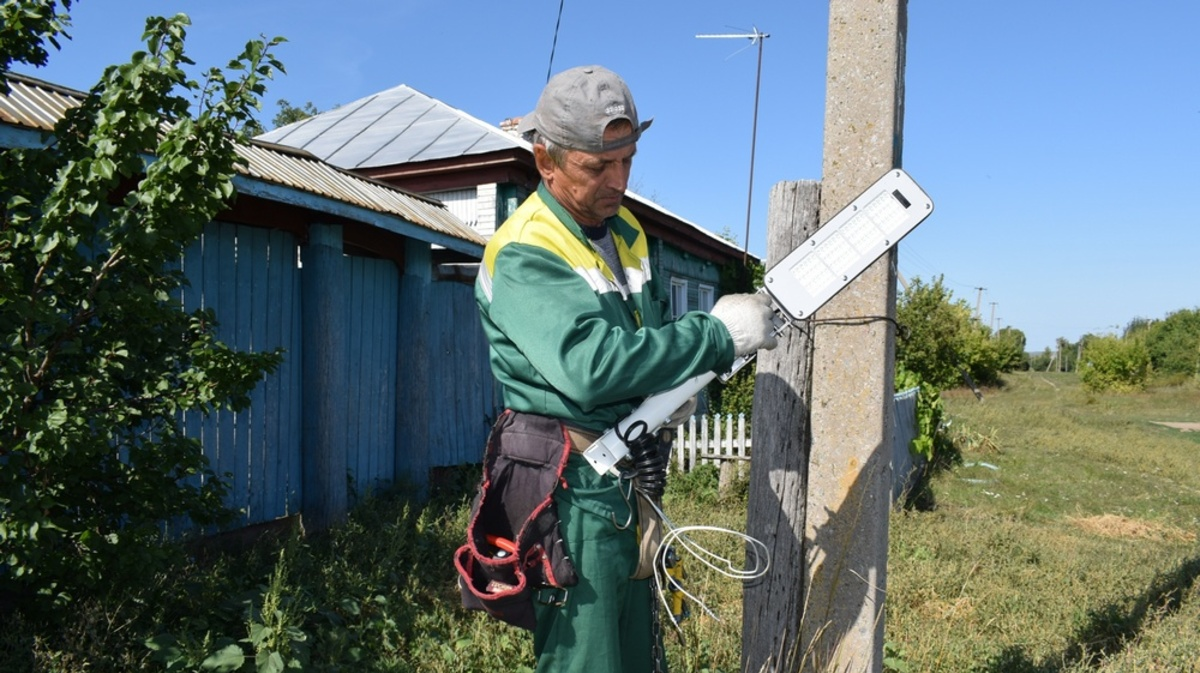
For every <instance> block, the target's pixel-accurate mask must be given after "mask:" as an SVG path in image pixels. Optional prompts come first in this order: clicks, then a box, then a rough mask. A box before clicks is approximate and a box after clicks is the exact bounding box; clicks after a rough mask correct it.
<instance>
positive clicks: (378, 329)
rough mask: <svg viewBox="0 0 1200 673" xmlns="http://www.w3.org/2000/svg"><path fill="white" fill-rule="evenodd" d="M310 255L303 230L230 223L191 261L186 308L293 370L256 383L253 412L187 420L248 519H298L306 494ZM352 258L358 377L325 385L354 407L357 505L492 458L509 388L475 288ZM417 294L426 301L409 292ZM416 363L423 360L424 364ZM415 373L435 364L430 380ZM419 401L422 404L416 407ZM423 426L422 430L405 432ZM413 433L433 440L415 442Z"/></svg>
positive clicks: (349, 274) (350, 468) (352, 362)
mask: <svg viewBox="0 0 1200 673" xmlns="http://www.w3.org/2000/svg"><path fill="white" fill-rule="evenodd" d="M298 258H303V249H302V248H301V249H299V256H298V242H297V240H296V238H295V237H294V236H293V235H291V234H288V233H285V232H280V231H271V230H266V229H261V228H256V227H248V226H242V225H234V224H228V223H219V222H217V223H211V224H209V225H208V226H207V227H206V229H205V231H204V234H203V236H202V238H201V239H200V240H199V241H198V242H197V243H196V244H194V245H193V246H191V247H190V248H189V249H188V250H187V251H186V254H185V256H184V259H183V264H182V266H183V270H184V273H185V274H186V275H187V277H188V279H189V281H190V283H191V286H190V288H188V289H187V290H186V292H185V293H184V297H183V302H184V306H185V308H188V309H192V308H197V307H205V308H211V309H213V310H214V311H215V312H216V315H217V319H218V322H219V326H218V329H217V334H218V337H219V338H220V339H221V340H222V341H223V342H225V343H226V344H228V345H229V346H231V347H233V348H235V349H238V350H250V351H266V350H271V349H273V348H276V347H282V348H283V349H284V351H285V354H284V361H283V364H282V365H281V366H280V368H279V369H278V370H277V371H276V372H275V373H274V374H272V375H270V376H268V377H266V378H265V379H264V380H263V381H262V382H261V383H260V384H259V385H258V387H257V388H256V389H255V390H254V392H253V394H252V398H251V404H250V407H249V408H248V409H246V410H243V411H241V412H237V413H233V412H228V411H220V412H217V413H215V414H212V415H210V416H208V417H202V416H201V415H200V414H198V413H190V414H188V415H187V416H186V417H185V419H184V423H185V427H186V429H187V432H188V433H189V434H190V435H191V436H194V437H198V438H199V439H200V440H201V443H202V445H203V447H204V452H205V454H206V455H207V456H208V458H209V460H210V461H211V463H212V466H213V468H214V470H215V471H216V472H217V473H218V474H222V475H228V476H227V483H228V484H229V485H230V494H229V504H230V505H231V506H233V507H235V508H238V509H240V510H241V511H242V517H241V523H242V524H252V523H259V522H264V521H270V520H272V519H276V518H278V517H283V516H288V515H293V514H297V513H299V512H300V509H301V504H302V503H303V501H304V499H303V495H304V494H303V488H304V480H303V479H302V475H303V470H304V465H305V464H306V463H305V456H303V455H302V451H301V447H302V446H303V444H304V442H303V435H302V433H303V431H304V425H305V424H304V422H303V421H304V419H303V415H302V404H303V393H304V392H305V390H306V388H305V386H306V385H307V384H306V381H305V380H304V379H303V372H304V370H303V367H302V366H301V365H302V362H303V353H304V350H303V349H304V343H303V338H302V335H303V333H304V330H303V325H302V315H303V312H302V310H301V309H302V307H303V305H304V296H303V289H302V288H303V287H304V284H303V283H302V277H303V273H304V269H303V265H302V264H299V263H298ZM342 259H343V261H344V273H345V277H344V287H343V292H344V302H341V303H340V306H339V310H341V308H343V307H344V311H345V315H344V322H343V324H344V329H345V333H344V343H345V349H346V353H345V357H344V358H343V359H342V361H344V362H345V363H346V364H345V366H346V371H345V376H344V377H339V378H338V379H337V380H344V381H345V389H344V390H319V391H315V392H316V393H317V394H319V395H323V396H329V397H328V398H327V400H331V401H333V402H334V403H335V404H343V403H344V404H345V410H344V411H345V413H339V414H337V415H336V418H338V419H343V418H344V419H345V421H344V427H342V428H335V429H334V437H335V441H334V442H333V444H334V445H335V446H338V447H344V451H345V465H346V471H347V473H348V474H347V475H345V477H344V478H348V479H349V482H350V489H351V490H350V502H351V504H353V502H354V500H355V498H356V497H362V496H365V495H367V494H368V493H369V492H371V491H372V490H376V489H380V488H383V487H386V486H388V485H390V484H392V483H395V482H396V481H397V480H402V481H404V482H406V483H412V484H413V485H414V486H416V487H418V488H423V487H424V486H425V483H426V481H427V479H428V477H429V471H430V470H431V469H432V468H436V467H439V466H449V465H458V464H461V463H477V462H479V461H480V460H481V458H482V454H483V445H484V442H485V441H486V439H487V432H488V428H489V427H490V423H491V420H492V419H493V418H494V417H495V415H496V413H497V411H498V410H497V407H496V405H497V404H498V403H499V402H498V397H499V396H498V394H497V393H496V391H495V389H494V379H493V378H492V375H491V370H490V368H489V366H488V362H487V345H486V341H485V340H484V338H483V333H482V329H481V327H480V325H479V318H478V314H477V309H476V306H475V302H474V298H473V291H472V288H471V287H470V286H469V285H465V284H463V283H458V282H438V281H436V280H430V279H429V278H430V277H429V274H418V275H415V276H414V275H408V274H405V275H403V276H402V275H401V274H400V271H399V269H398V267H397V265H396V264H395V263H393V262H392V261H389V260H381V259H374V258H365V257H352V256H344V257H343V258H342ZM406 285H407V287H406ZM414 296H415V297H421V299H420V301H421V302H422V303H423V304H424V305H423V306H414V305H413V303H414V302H413V300H411V299H409V300H407V301H406V300H405V298H410V297H414ZM412 333H420V335H421V337H422V341H423V342H424V343H426V344H427V347H426V348H425V349H423V350H424V351H425V352H423V353H422V352H415V353H414V352H412V351H411V350H410V349H408V348H406V347H405V343H406V340H405V339H404V338H403V337H402V335H403V334H412ZM414 357H419V358H422V361H421V362H420V363H419V364H420V365H421V366H420V367H417V368H414V367H413V366H412V365H413V364H414V363H413V362H411V361H409V360H410V359H411V358H414ZM413 371H418V372H423V374H421V376H423V377H424V380H422V379H421V378H419V377H417V378H414V376H413V375H412V372H413ZM401 391H404V394H401ZM313 392H314V391H313V390H311V389H310V390H308V393H309V394H310V395H311V394H312V393H313ZM414 397H416V398H418V399H419V400H420V402H421V404H420V405H414V404H412V403H411V400H412V399H413V398H414ZM406 400H408V402H406ZM339 408H340V407H339ZM413 427H419V428H420V431H419V432H416V433H412V432H404V431H402V430H403V429H404V428H413ZM411 435H417V436H421V437H422V441H420V442H419V443H415V442H411V441H409V439H410V436H411Z"/></svg>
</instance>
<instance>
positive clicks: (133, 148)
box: [0, 0, 281, 608]
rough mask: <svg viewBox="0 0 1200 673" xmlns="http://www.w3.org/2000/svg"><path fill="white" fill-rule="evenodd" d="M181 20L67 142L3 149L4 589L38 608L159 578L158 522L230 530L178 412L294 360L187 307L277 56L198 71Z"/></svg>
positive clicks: (91, 102)
mask: <svg viewBox="0 0 1200 673" xmlns="http://www.w3.org/2000/svg"><path fill="white" fill-rule="evenodd" d="M66 4H67V5H69V3H66ZM53 5H54V3H49V5H47V3H46V2H45V1H41V2H39V1H37V0H26V1H24V2H17V3H6V4H5V9H4V10H3V11H4V12H6V14H5V18H11V17H10V16H9V15H8V14H7V12H9V11H17V10H21V11H27V12H28V15H29V16H32V15H37V14H38V12H39V11H42V12H45V11H52V8H53ZM48 7H49V8H48ZM22 8H24V9H23V10H22ZM56 20H57V21H63V20H64V19H62V18H61V17H60V18H58V19H56ZM187 23H188V20H187V17H186V16H182V15H180V16H177V17H175V18H173V19H163V18H151V19H149V20H148V21H147V24H146V33H145V35H144V39H145V40H146V41H147V49H146V50H145V51H141V52H138V53H136V54H134V56H133V60H132V61H131V62H130V63H128V64H124V65H121V66H111V67H109V68H107V69H106V70H105V73H104V76H103V79H102V81H101V82H100V83H99V84H98V85H97V86H96V87H95V88H94V89H93V90H92V91H91V92H90V93H89V95H88V96H87V97H86V98H85V99H84V100H83V101H82V102H81V104H80V105H79V106H78V107H75V108H73V109H71V110H69V111H67V112H66V113H65V114H64V116H63V119H62V120H61V121H60V122H59V124H58V126H57V127H56V129H55V132H54V135H55V142H54V143H53V144H51V145H49V146H48V147H46V148H44V149H43V148H36V149H23V148H13V149H7V150H4V151H3V152H2V153H0V203H3V208H0V339H3V341H4V344H5V351H4V357H3V358H0V436H3V437H4V439H3V442H2V443H0V466H2V468H3V469H0V561H2V562H3V566H0V592H6V593H9V594H11V595H16V596H18V597H20V599H21V601H22V602H24V603H26V605H25V606H24V607H26V608H29V607H31V606H32V605H33V604H35V603H36V604H39V605H41V606H42V607H45V608H55V607H57V606H59V605H61V604H63V603H65V602H69V601H70V600H71V599H72V598H74V597H78V596H82V595H85V594H87V593H91V592H94V591H99V590H103V589H104V588H106V587H111V586H120V585H121V583H122V581H123V580H124V579H125V578H129V579H130V580H131V581H132V580H133V579H136V578H138V577H140V576H145V575H147V574H149V573H151V572H152V571H153V570H154V568H156V567H159V566H161V565H162V564H163V563H165V562H167V561H169V560H170V558H169V557H170V556H171V553H170V552H171V548H170V547H169V546H166V545H161V544H159V542H160V541H161V538H162V533H163V527H164V523H163V522H176V521H183V520H190V521H191V522H192V523H194V524H198V525H204V524H209V523H219V522H220V521H221V520H222V517H223V515H225V514H227V511H226V510H225V506H224V504H223V495H224V492H225V491H224V487H223V486H222V484H221V481H220V479H219V478H217V476H216V475H214V474H213V472H212V470H211V469H210V467H209V465H208V462H207V460H206V459H205V457H204V455H203V453H202V451H201V447H200V445H199V442H198V441H196V440H195V439H194V438H191V437H187V436H186V435H185V434H184V432H183V430H182V429H181V428H180V423H179V418H180V416H181V415H182V414H183V413H185V412H189V411H197V412H200V413H206V412H209V411H212V410H214V409H220V408H232V409H237V408H240V407H243V406H244V405H246V404H248V402H249V392H250V391H251V390H252V389H253V388H254V386H255V385H256V384H257V382H258V381H259V380H260V379H261V377H262V375H263V373H264V372H269V371H271V370H273V369H274V367H275V366H276V365H277V363H278V362H279V360H280V357H281V356H280V355H279V354H278V353H258V354H255V353H242V352H237V351H234V350H232V349H230V348H228V347H226V346H225V345H224V344H221V343H220V342H218V341H217V340H216V338H215V325H216V323H215V316H213V315H212V314H211V312H204V311H197V312H196V313H193V314H188V313H185V312H184V311H183V310H181V308H180V305H179V304H180V302H179V292H180V288H181V287H182V286H183V284H184V283H185V280H184V278H183V275H182V274H181V273H180V272H178V271H176V270H172V269H171V266H172V264H173V263H177V262H178V260H179V259H180V257H181V255H182V251H183V250H184V248H185V246H186V245H187V244H188V243H190V242H191V241H192V240H194V239H196V238H197V237H198V236H199V234H200V232H201V230H202V227H203V226H204V225H205V224H206V223H207V222H209V221H211V220H212V219H213V217H214V216H215V215H216V214H217V213H219V212H220V211H221V210H223V209H225V208H227V207H228V204H229V202H230V199H231V198H232V196H233V189H234V188H233V177H234V174H235V170H236V163H237V162H238V161H239V159H238V155H237V151H236V147H235V138H236V136H235V135H234V132H233V128H235V127H236V126H238V125H239V124H242V123H244V122H245V121H246V120H247V119H249V118H250V117H251V114H252V111H253V110H255V109H257V105H258V96H259V95H260V94H261V93H262V91H263V89H264V85H263V80H264V79H265V78H266V77H269V76H270V73H271V72H273V71H274V70H275V69H277V68H278V67H279V65H278V63H277V62H276V61H275V60H274V59H273V58H272V57H271V56H270V52H269V47H270V46H273V45H274V44H275V43H274V42H272V43H270V45H267V44H264V43H263V42H253V43H250V44H249V45H247V48H246V51H245V52H244V53H243V54H242V56H241V57H239V59H238V60H236V61H234V62H233V63H231V64H230V66H229V67H230V70H231V71H235V72H238V73H240V76H238V77H235V78H233V79H227V78H226V75H225V73H224V72H223V71H221V70H218V69H213V70H210V71H209V72H208V73H207V75H206V77H205V78H204V84H203V85H201V84H198V83H197V82H196V81H195V80H194V79H192V78H191V77H189V76H188V75H187V74H186V73H185V72H184V70H183V67H184V66H185V65H187V64H190V63H191V61H190V60H188V59H187V57H186V56H184V52H183V41H184V32H185V26H186V25H187ZM55 25H58V24H55ZM50 32H51V33H53V29H52V28H51V29H50ZM25 37H28V36H25ZM20 38H21V35H19V34H14V33H12V32H9V31H0V53H3V54H13V53H24V52H28V49H27V48H26V49H24V50H22V49H21V48H20V44H18V43H19V41H20ZM50 39H52V38H50ZM27 46H28V45H26V47H27ZM5 63H6V62H5ZM196 100H199V101H201V102H200V103H199V104H198V105H197V109H196V110H195V112H194V113H193V112H192V109H191V108H192V105H193V101H196ZM168 120H169V123H167V122H168ZM148 155H153V157H154V160H153V161H149V162H148V161H147V156H148Z"/></svg>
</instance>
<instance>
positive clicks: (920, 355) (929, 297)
mask: <svg viewBox="0 0 1200 673" xmlns="http://www.w3.org/2000/svg"><path fill="white" fill-rule="evenodd" d="M896 322H898V323H899V324H900V330H899V333H898V334H899V337H898V338H897V339H896V363H897V365H898V366H902V367H903V368H904V369H906V370H908V371H910V372H912V373H914V374H916V375H917V376H918V377H920V380H921V381H924V382H925V383H928V384H929V385H932V386H934V387H935V388H936V389H938V390H947V389H949V388H953V387H955V386H957V385H958V384H959V382H960V381H961V380H962V372H963V367H965V366H968V365H969V364H970V363H969V361H964V358H966V357H967V356H968V354H969V353H970V352H971V350H973V349H972V348H970V347H969V344H970V343H971V342H982V341H983V339H982V338H981V337H980V336H979V335H977V334H975V333H976V332H977V331H978V328H977V327H976V326H975V325H976V323H975V321H974V320H972V318H971V308H970V307H969V306H967V304H966V302H964V301H962V300H958V301H955V300H954V299H953V297H952V294H951V293H950V291H949V290H947V289H946V287H945V286H944V285H943V284H942V278H941V277H940V276H939V277H938V278H936V279H934V281H933V283H932V284H926V283H925V282H923V281H922V280H921V279H920V278H913V279H912V281H911V282H910V283H909V286H908V289H907V290H905V291H904V294H903V295H901V297H900V299H899V301H897V302H896ZM977 348H978V346H976V347H975V349H976V350H977Z"/></svg>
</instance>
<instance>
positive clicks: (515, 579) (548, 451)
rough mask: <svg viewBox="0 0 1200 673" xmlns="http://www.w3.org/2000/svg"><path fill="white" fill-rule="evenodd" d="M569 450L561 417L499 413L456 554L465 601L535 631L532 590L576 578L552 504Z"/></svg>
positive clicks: (569, 582)
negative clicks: (463, 537) (463, 534)
mask: <svg viewBox="0 0 1200 673" xmlns="http://www.w3.org/2000/svg"><path fill="white" fill-rule="evenodd" d="M570 450H571V449H570V441H569V440H568V438H567V433H566V429H565V428H564V427H563V425H562V422H561V421H559V420H558V419H555V418H548V417H545V416H537V415H534V414H525V413H518V412H514V411H512V410H505V411H504V413H502V414H501V415H500V418H498V419H496V423H495V425H493V426H492V431H491V434H490V435H489V436H488V442H487V449H486V451H485V453H484V458H483V479H482V481H481V483H480V486H479V493H478V494H477V495H476V496H475V501H474V502H473V503H472V505H471V520H470V523H469V524H467V543H466V544H464V545H463V546H461V547H459V548H458V551H456V552H455V554H454V566H455V568H456V569H457V570H458V574H459V578H458V584H459V589H460V591H461V593H462V601H463V607H466V608H468V609H472V610H484V611H486V612H487V613H488V614H490V615H492V616H493V617H495V618H497V619H500V620H503V621H505V622H508V623H510V624H513V625H515V626H519V627H521V628H523V629H529V630H531V631H532V630H533V627H534V625H535V623H536V619H535V617H534V611H533V598H534V594H535V592H538V591H540V590H542V589H546V588H551V589H557V590H565V589H567V588H568V587H572V586H574V585H575V584H576V582H578V578H577V576H576V575H575V567H574V566H573V565H572V564H571V560H570V559H569V558H567V555H566V549H565V547H564V545H563V541H562V537H561V535H560V534H559V530H558V512H557V510H556V509H555V506H554V491H555V489H556V488H557V487H558V485H559V483H560V481H561V480H562V472H563V468H564V467H566V464H567V458H568V456H569V455H570Z"/></svg>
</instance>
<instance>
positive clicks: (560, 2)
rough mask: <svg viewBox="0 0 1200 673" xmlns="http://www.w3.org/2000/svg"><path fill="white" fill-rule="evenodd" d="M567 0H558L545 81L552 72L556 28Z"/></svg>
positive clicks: (556, 38)
mask: <svg viewBox="0 0 1200 673" xmlns="http://www.w3.org/2000/svg"><path fill="white" fill-rule="evenodd" d="M565 4H567V0H558V20H557V21H555V22H554V41H553V42H551V43H550V65H548V66H546V81H547V82H549V81H550V73H552V72H554V51H555V50H556V49H558V28H559V26H561V25H562V15H563V5H565Z"/></svg>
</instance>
